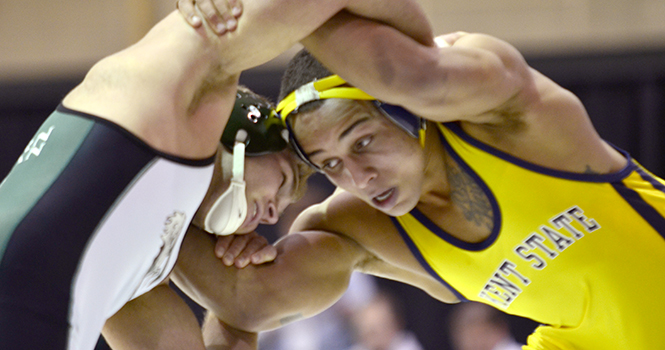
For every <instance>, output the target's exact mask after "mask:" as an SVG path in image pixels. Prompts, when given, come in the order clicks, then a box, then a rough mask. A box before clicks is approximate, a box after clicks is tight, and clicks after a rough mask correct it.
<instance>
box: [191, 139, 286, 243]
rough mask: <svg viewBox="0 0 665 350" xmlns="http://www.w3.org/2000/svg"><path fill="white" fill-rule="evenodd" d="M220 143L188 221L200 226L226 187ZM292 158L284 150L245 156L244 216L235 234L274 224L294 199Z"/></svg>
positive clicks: (227, 182)
mask: <svg viewBox="0 0 665 350" xmlns="http://www.w3.org/2000/svg"><path fill="white" fill-rule="evenodd" d="M221 152H224V151H223V150H222V147H221V146H220V147H219V149H218V152H217V159H216V164H215V173H214V174H213V178H212V181H211V184H210V188H209V189H208V193H207V194H206V197H205V198H204V200H203V202H202V203H201V206H200V207H199V210H198V212H197V213H196V216H195V218H194V220H193V221H192V223H193V224H194V225H196V226H198V227H204V225H203V220H204V218H205V217H206V215H207V214H208V211H210V208H211V207H212V205H213V204H214V203H215V201H216V200H217V199H218V198H219V197H220V196H221V195H222V194H223V193H224V192H225V191H226V189H227V188H228V187H229V181H230V180H228V179H227V180H224V179H223V176H222V170H221V158H222V157H221ZM295 164H296V160H295V157H294V156H293V155H292V154H291V153H290V152H289V151H288V150H285V151H282V152H279V153H272V154H267V155H263V156H255V157H245V176H244V178H245V196H246V199H247V217H246V218H245V221H244V222H243V224H242V225H241V226H240V227H239V228H238V230H237V231H236V233H237V234H241V233H250V232H252V231H254V230H255V229H256V227H257V226H258V225H259V224H269V225H274V224H275V223H277V220H278V219H279V216H280V215H281V213H282V212H283V211H284V209H286V207H287V206H288V205H289V204H291V203H293V202H294V201H295V200H296V197H295V194H294V193H295V190H296V185H297V182H298V178H297V177H296V173H297V168H296V166H295Z"/></svg>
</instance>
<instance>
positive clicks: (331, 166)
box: [321, 158, 342, 171]
mask: <svg viewBox="0 0 665 350" xmlns="http://www.w3.org/2000/svg"><path fill="white" fill-rule="evenodd" d="M341 163H342V161H341V160H339V159H337V158H332V159H328V160H326V161H325V162H323V164H322V165H321V169H323V170H324V171H335V169H336V168H337V167H338V166H339V165H340V164H341Z"/></svg>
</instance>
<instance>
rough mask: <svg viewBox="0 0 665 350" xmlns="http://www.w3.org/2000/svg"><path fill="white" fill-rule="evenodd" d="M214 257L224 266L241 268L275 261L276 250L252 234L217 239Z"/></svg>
mask: <svg viewBox="0 0 665 350" xmlns="http://www.w3.org/2000/svg"><path fill="white" fill-rule="evenodd" d="M215 255H216V256H217V257H218V258H220V259H221V260H222V263H224V265H226V266H231V265H235V266H236V267H237V268H243V267H245V266H247V265H249V264H250V263H251V264H254V265H260V264H264V263H267V262H270V261H273V260H275V257H276V256H277V249H276V248H275V247H273V246H272V245H270V244H269V243H268V240H267V239H266V238H265V237H263V236H261V235H259V234H258V233H256V232H252V233H249V234H244V235H230V236H221V237H218V238H217V244H216V245H215Z"/></svg>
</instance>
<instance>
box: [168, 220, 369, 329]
mask: <svg viewBox="0 0 665 350" xmlns="http://www.w3.org/2000/svg"><path fill="white" fill-rule="evenodd" d="M214 244H215V242H214V240H213V239H211V237H210V236H209V235H208V234H206V233H203V232H201V231H200V230H197V229H195V228H192V229H190V231H189V232H188V234H187V237H186V238H185V242H184V244H183V248H182V249H181V252H180V257H179V261H178V264H177V266H176V269H175V270H174V277H173V279H174V281H175V282H176V283H177V284H178V286H179V287H180V288H181V289H183V290H184V291H185V292H186V293H187V294H188V295H189V296H190V297H191V298H192V299H194V300H195V301H197V302H198V303H200V304H201V305H202V306H203V307H205V308H207V309H208V310H209V311H211V312H212V313H213V314H214V315H216V316H217V317H219V318H220V319H222V320H224V321H225V322H226V323H228V324H229V325H231V326H233V327H235V328H239V329H243V330H246V331H263V330H268V329H273V328H276V327H279V326H281V325H284V324H286V323H288V322H291V321H294V320H297V319H300V318H303V317H308V316H312V315H314V314H316V313H318V312H320V311H322V310H324V309H326V308H327V307H328V306H330V305H332V304H333V303H334V302H335V301H337V299H339V297H341V295H342V294H343V293H344V291H345V290H346V288H347V286H348V282H349V278H350V275H351V273H352V271H353V270H354V268H355V267H356V266H357V265H358V264H360V263H361V262H362V261H363V259H366V258H367V253H366V252H365V251H364V250H362V249H361V248H360V247H359V246H358V245H357V244H356V243H354V242H353V241H351V240H349V239H347V238H344V237H342V236H339V235H336V234H331V233H324V232H315V231H311V232H303V233H293V234H289V235H287V236H285V237H284V238H282V239H281V240H280V241H278V242H277V243H276V247H277V250H278V254H277V258H276V259H275V261H274V262H273V263H269V264H264V265H260V266H248V267H246V268H244V269H237V268H235V267H227V266H225V265H224V264H223V263H222V262H221V261H220V259H218V258H217V257H216V256H215V255H214V252H213V250H214Z"/></svg>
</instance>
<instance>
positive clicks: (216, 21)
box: [181, 0, 243, 35]
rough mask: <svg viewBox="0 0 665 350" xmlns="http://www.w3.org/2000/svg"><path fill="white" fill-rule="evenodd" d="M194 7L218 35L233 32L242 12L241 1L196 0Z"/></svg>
mask: <svg viewBox="0 0 665 350" xmlns="http://www.w3.org/2000/svg"><path fill="white" fill-rule="evenodd" d="M181 1H184V0H181ZM187 1H193V0H187ZM196 5H197V6H198V7H199V10H200V11H201V13H202V14H203V17H204V18H205V19H206V21H207V22H208V24H209V25H210V27H211V28H212V29H213V30H214V31H216V32H217V34H218V35H222V34H224V33H226V32H231V31H234V30H235V29H236V28H237V27H238V17H240V15H242V11H243V6H242V1H241V0H196Z"/></svg>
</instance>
